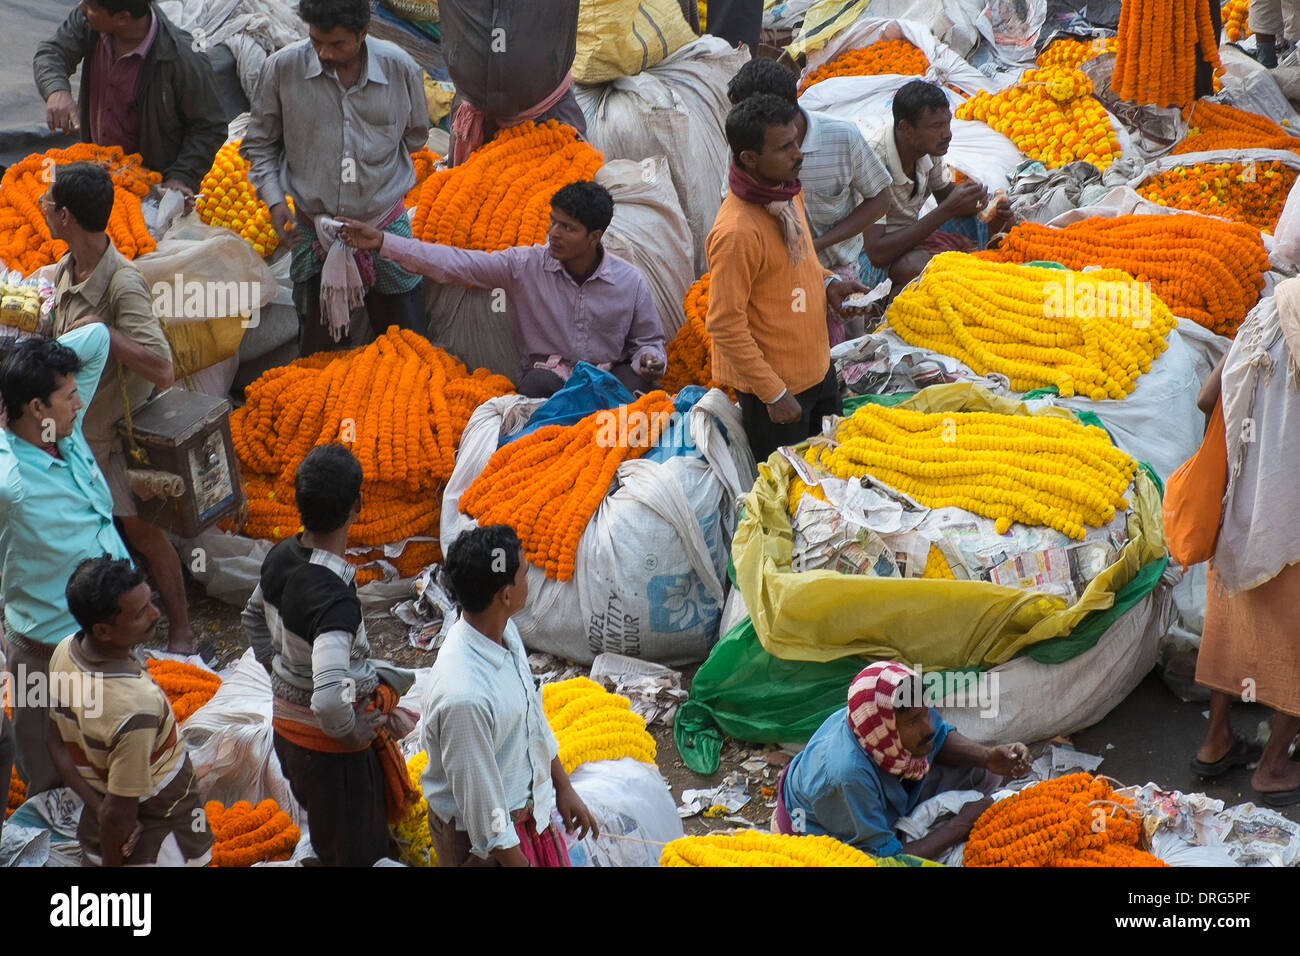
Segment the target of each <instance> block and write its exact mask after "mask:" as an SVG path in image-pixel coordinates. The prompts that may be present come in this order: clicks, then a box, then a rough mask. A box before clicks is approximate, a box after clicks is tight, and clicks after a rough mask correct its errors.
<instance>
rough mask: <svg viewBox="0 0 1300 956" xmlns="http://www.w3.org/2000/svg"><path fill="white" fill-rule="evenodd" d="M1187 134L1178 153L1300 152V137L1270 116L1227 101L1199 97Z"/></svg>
mask: <svg viewBox="0 0 1300 956" xmlns="http://www.w3.org/2000/svg"><path fill="white" fill-rule="evenodd" d="M1187 124H1188V125H1187V135H1186V136H1184V137H1183V139H1182V140H1180V141H1179V143H1178V145H1176V146H1175V147H1174V148H1173V150H1172V151H1173V152H1175V153H1198V152H1202V151H1204V150H1211V149H1289V150H1292V151H1293V152H1300V137H1295V136H1291V135H1289V134H1288V133H1287V131H1286V130H1284V129H1283V128H1282V127H1281V126H1279V125H1278V124H1277V123H1274V122H1273V121H1272V120H1271V119H1269V118H1268V117H1267V116H1261V115H1260V114H1259V113H1251V112H1248V111H1246V110H1243V109H1238V108H1237V107H1235V106H1230V105H1228V104H1227V103H1214V102H1211V101H1210V100H1197V101H1196V104H1195V105H1194V106H1193V107H1192V109H1191V112H1190V114H1189V116H1188V120H1187Z"/></svg>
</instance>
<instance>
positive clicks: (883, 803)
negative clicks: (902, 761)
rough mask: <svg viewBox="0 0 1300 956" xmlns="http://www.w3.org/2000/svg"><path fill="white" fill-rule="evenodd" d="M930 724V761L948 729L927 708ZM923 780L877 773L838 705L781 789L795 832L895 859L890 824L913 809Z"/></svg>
mask: <svg viewBox="0 0 1300 956" xmlns="http://www.w3.org/2000/svg"><path fill="white" fill-rule="evenodd" d="M930 722H931V725H932V726H933V727H934V749H933V750H931V751H930V757H931V760H933V758H934V757H935V756H936V755H937V754H938V753H939V751H940V750H942V749H943V742H944V740H945V739H946V738H947V737H948V732H949V731H950V730H952V729H953V727H952V724H949V723H947V722H946V721H944V719H943V718H942V717H940V716H939V712H938V711H937V710H935V709H934V708H933V707H931V708H930ZM924 782H925V781H924V779H922V780H916V781H911V780H907V781H905V780H903V778H902V777H898V776H895V775H894V774H892V773H885V772H884V771H882V770H881V769H880V767H879V766H878V765H877V764H876V762H875V761H874V760H872V759H871V757H870V755H868V754H867V752H866V751H865V750H863V749H862V745H861V744H859V743H858V738H857V737H855V736H853V730H852V728H850V727H849V717H848V708H847V707H841V708H840V709H839V710H837V711H835V713H833V714H831V715H830V716H829V717H827V718H826V721H825V723H823V724H822V725H821V726H820V727H818V728H817V732H816V733H815V734H813V735H812V739H811V740H809V741H808V746H807V747H805V748H804V749H803V750H801V751H800V752H799V753H798V754H796V755H795V758H794V759H793V760H791V761H790V769H789V770H787V771H786V774H785V781H784V782H783V783H782V790H783V795H784V797H785V808H786V812H788V813H789V814H790V819H791V822H792V823H793V824H794V827H795V832H802V833H807V834H811V835H813V836H823V835H828V836H833V837H835V839H837V840H840V841H842V842H844V843H848V844H850V845H851V846H855V847H857V848H858V849H859V850H862V851H863V852H864V853H870V854H872V855H873V856H896V855H897V854H899V853H902V852H903V844H902V843H900V842H899V840H898V838H897V837H895V836H894V824H895V823H897V822H898V819H899V818H900V817H905V816H907V815H908V814H909V813H911V812H912V811H913V810H915V809H916V805H917V804H918V803H919V802H920V796H921V785H922V784H923V783H924ZM801 822H802V826H801V825H800V824H801Z"/></svg>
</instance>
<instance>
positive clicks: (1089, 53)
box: [1034, 37, 1117, 67]
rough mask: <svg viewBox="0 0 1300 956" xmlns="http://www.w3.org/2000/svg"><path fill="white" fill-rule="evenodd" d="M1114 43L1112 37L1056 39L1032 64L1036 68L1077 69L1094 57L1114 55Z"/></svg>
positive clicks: (1114, 40)
mask: <svg viewBox="0 0 1300 956" xmlns="http://www.w3.org/2000/svg"><path fill="white" fill-rule="evenodd" d="M1116 43H1117V41H1116V39H1115V38H1114V37H1106V38H1105V39H1102V38H1101V37H1097V38H1095V39H1092V40H1078V39H1075V38H1074V37H1057V38H1056V39H1055V40H1053V41H1052V42H1051V43H1049V44H1048V45H1047V49H1045V50H1043V52H1042V53H1040V54H1038V59H1037V60H1035V61H1034V62H1035V63H1036V64H1037V65H1038V66H1064V67H1077V66H1078V65H1079V64H1080V63H1083V62H1085V61H1087V60H1091V59H1092V58H1093V57H1095V56H1101V55H1102V54H1103V53H1114V52H1115V47H1116Z"/></svg>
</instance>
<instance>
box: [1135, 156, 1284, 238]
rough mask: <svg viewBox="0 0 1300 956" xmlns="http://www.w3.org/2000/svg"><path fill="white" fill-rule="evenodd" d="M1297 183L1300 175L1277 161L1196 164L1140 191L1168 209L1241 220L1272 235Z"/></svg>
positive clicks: (1150, 180) (1153, 181)
mask: <svg viewBox="0 0 1300 956" xmlns="http://www.w3.org/2000/svg"><path fill="white" fill-rule="evenodd" d="M1295 180H1296V171H1295V170H1294V169H1292V168H1291V167H1290V166H1287V165H1285V164H1283V163H1280V162H1277V161H1275V160H1265V161H1263V162H1255V161H1254V160H1247V161H1246V162H1244V163H1229V162H1222V163H1191V164H1189V165H1187V166H1175V167H1174V168H1173V169H1167V170H1165V171H1164V172H1162V173H1156V174H1155V175H1154V176H1150V177H1148V178H1147V180H1146V182H1144V183H1142V185H1140V186H1138V189H1137V191H1138V193H1139V195H1141V196H1143V197H1144V198H1146V199H1150V200H1151V201H1152V202H1158V203H1160V205H1162V206H1172V207H1174V208H1175V209H1186V210H1188V211H1189V212H1200V213H1208V214H1209V215H1211V216H1221V217H1223V218H1224V219H1235V220H1237V221H1238V222H1244V223H1249V224H1250V225H1251V226H1253V227H1254V228H1256V229H1258V230H1259V231H1260V232H1263V233H1268V234H1269V235H1272V234H1273V230H1274V229H1275V228H1277V221H1278V218H1279V217H1280V216H1281V215H1282V207H1284V206H1285V205H1286V197H1287V195H1288V194H1289V193H1290V192H1291V187H1292V186H1293V185H1295Z"/></svg>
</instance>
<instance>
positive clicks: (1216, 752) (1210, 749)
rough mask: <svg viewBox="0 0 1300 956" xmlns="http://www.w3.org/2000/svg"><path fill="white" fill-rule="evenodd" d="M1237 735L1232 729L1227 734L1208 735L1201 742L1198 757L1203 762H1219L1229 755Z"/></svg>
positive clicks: (1197, 752)
mask: <svg viewBox="0 0 1300 956" xmlns="http://www.w3.org/2000/svg"><path fill="white" fill-rule="evenodd" d="M1236 740H1237V737H1236V735H1235V734H1233V733H1232V732H1231V731H1229V732H1228V734H1227V735H1226V736H1223V735H1216V736H1214V737H1210V736H1209V735H1208V734H1207V735H1206V738H1205V740H1203V741H1202V742H1201V746H1200V748H1199V749H1198V750H1197V751H1196V759H1197V760H1199V761H1200V762H1201V763H1207V764H1210V763H1218V762H1219V761H1220V760H1222V759H1223V758H1224V757H1226V756H1227V755H1228V751H1229V750H1231V749H1232V745H1233V744H1234V743H1235V742H1236Z"/></svg>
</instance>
